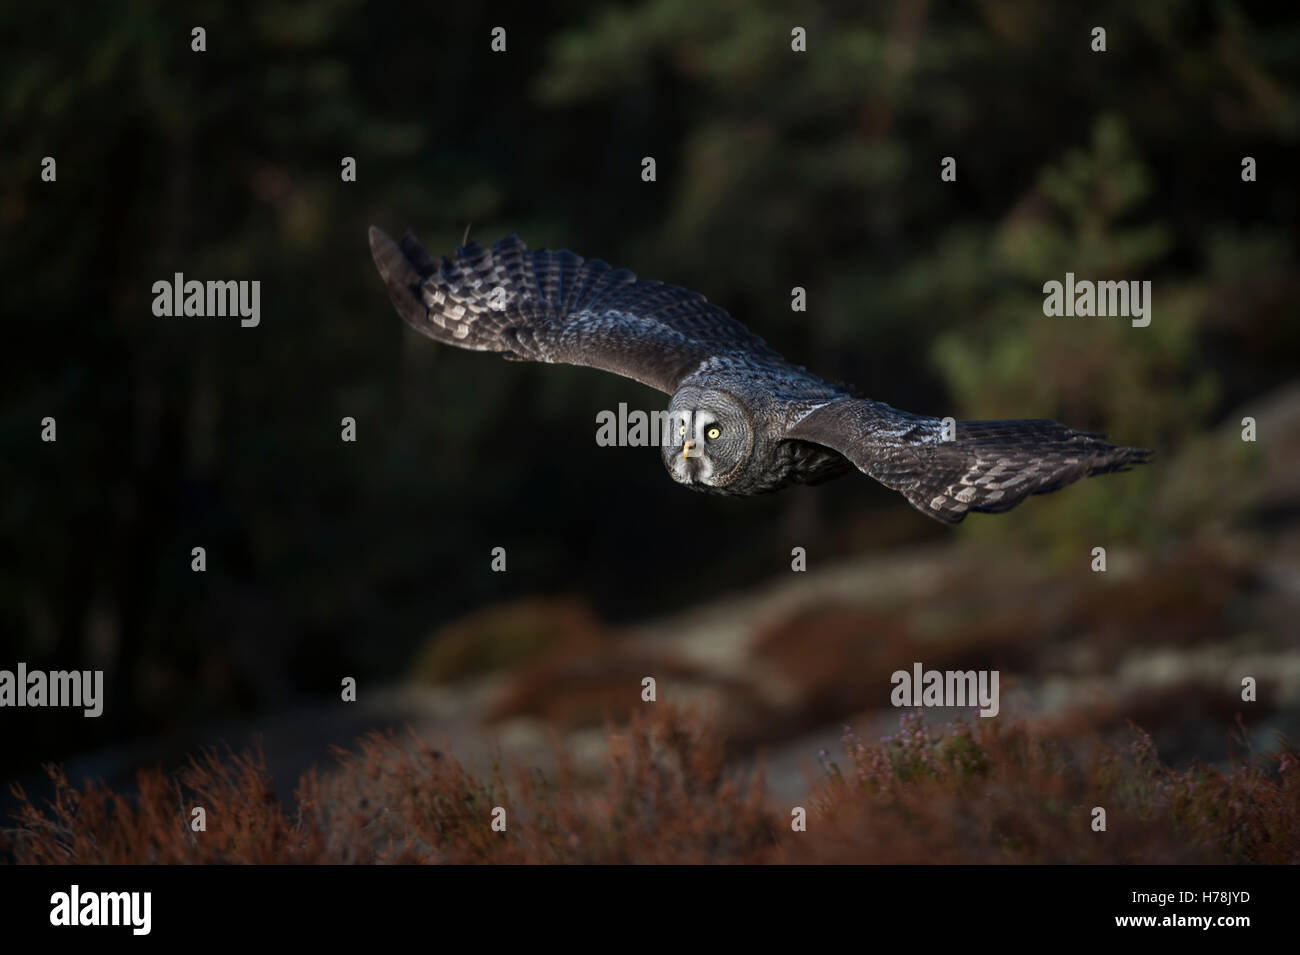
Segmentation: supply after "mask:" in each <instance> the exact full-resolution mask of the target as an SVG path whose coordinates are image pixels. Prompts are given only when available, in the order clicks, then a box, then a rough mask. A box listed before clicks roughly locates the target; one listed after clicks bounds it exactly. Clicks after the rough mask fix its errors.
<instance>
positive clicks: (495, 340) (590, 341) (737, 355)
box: [370, 228, 802, 395]
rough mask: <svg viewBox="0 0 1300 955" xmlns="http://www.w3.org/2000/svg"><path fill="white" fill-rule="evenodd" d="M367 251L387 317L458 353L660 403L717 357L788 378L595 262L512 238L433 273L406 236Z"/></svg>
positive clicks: (704, 322) (734, 329)
mask: <svg viewBox="0 0 1300 955" xmlns="http://www.w3.org/2000/svg"><path fill="white" fill-rule="evenodd" d="M370 249H371V253H372V254H373V256H374V259H375V264H376V265H377V266H378V267H379V271H380V273H381V274H382V275H383V277H384V281H385V283H386V284H387V286H388V293H389V297H390V298H391V299H392V301H393V304H394V306H396V308H397V311H398V314H400V315H401V316H402V318H403V319H404V320H405V321H406V323H407V324H408V325H410V326H411V327H412V328H414V329H415V330H416V331H418V332H420V333H421V334H423V335H427V336H429V337H430V338H433V339H435V340H437V341H440V342H444V343H446V344H449V345H455V346H457V347H458V348H468V349H473V350H475V351H490V352H498V353H501V354H502V355H503V356H504V357H506V358H511V359H515V360H518V361H540V362H559V363H563V364H570V365H584V366H588V367H591V368H599V369H602V370H604V371H609V372H613V373H614V374H618V375H623V376H624V377H627V378H633V379H635V380H637V381H639V382H641V383H643V384H646V385H649V386H650V387H652V388H657V389H659V390H660V391H662V392H664V393H666V394H670V395H671V394H673V393H674V392H675V391H676V390H677V386H678V384H679V383H680V382H681V380H682V379H683V378H685V377H686V376H687V375H689V374H690V373H691V372H693V371H695V370H696V369H697V368H698V367H699V366H700V365H701V363H703V362H704V361H706V360H708V359H716V358H718V357H719V356H725V357H727V358H729V359H731V360H732V361H733V362H735V363H737V364H740V365H744V366H748V367H753V368H771V369H777V368H781V369H784V370H786V371H787V372H789V371H794V370H795V369H793V368H792V366H790V365H789V363H787V362H786V361H785V359H783V358H782V357H781V356H780V355H778V354H777V353H776V352H774V351H773V350H772V349H771V348H769V347H768V346H767V344H766V343H765V342H764V341H763V340H762V339H761V338H759V337H758V336H757V335H755V334H754V333H753V332H751V331H750V330H749V329H747V328H746V327H745V326H744V325H742V324H741V323H740V322H738V321H736V320H735V319H734V318H732V317H731V316H730V315H728V314H727V312H726V311H724V310H723V309H721V308H719V307H718V306H716V305H713V304H711V303H710V302H709V301H708V300H707V299H706V298H705V297H704V296H703V295H700V294H699V293H697V292H692V291H690V290H688V289H684V288H680V287H678V286H676V285H666V284H664V283H663V282H647V281H642V280H639V279H637V277H636V275H635V274H633V273H632V272H629V271H628V270H627V269H614V268H611V267H610V266H609V265H608V264H607V263H605V262H602V261H601V260H599V259H590V260H584V259H583V258H582V257H581V256H578V255H575V254H574V253H572V252H550V251H546V250H542V251H537V252H530V251H528V249H527V247H526V246H525V245H524V243H523V242H522V241H520V239H519V238H518V237H517V236H514V235H511V236H508V237H506V238H504V239H502V240H501V241H499V242H497V243H496V244H495V245H493V246H492V248H491V249H487V248H484V247H483V246H481V245H479V244H478V243H477V242H471V243H469V244H468V245H467V246H465V247H464V248H461V249H457V251H456V254H455V256H454V257H447V256H444V257H443V258H442V260H441V261H440V262H437V261H435V260H434V259H433V258H432V256H430V255H429V252H428V250H427V249H425V248H424V246H422V245H421V244H420V242H419V240H418V239H417V238H416V237H415V236H414V235H413V234H412V233H410V232H408V233H407V234H406V235H405V236H404V237H403V238H402V240H401V242H400V243H396V242H394V241H393V240H392V239H391V238H389V236H387V235H386V234H385V233H384V232H383V231H382V230H380V229H377V228H371V230H370ZM799 371H802V369H799Z"/></svg>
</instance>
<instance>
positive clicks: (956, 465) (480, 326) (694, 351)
mask: <svg viewBox="0 0 1300 955" xmlns="http://www.w3.org/2000/svg"><path fill="white" fill-rule="evenodd" d="M370 251H371V254H372V256H373V257H374V261H375V265H376V266H377V267H378V269H379V274H380V275H381V276H383V279H384V282H385V283H386V284H387V286H388V294H389V297H390V298H391V300H392V302H393V305H394V306H395V307H396V308H397V313H398V314H399V315H400V316H401V317H402V318H403V319H404V320H405V321H406V323H407V324H408V325H410V326H411V327H412V328H414V329H415V330H416V331H418V332H420V333H421V334H422V335H427V336H428V337H429V338H432V339H434V340H435V341H439V342H443V343H445V344H448V345H455V346H457V347H458V348H467V349H470V350H473V351H486V352H496V353H498V354H500V355H502V356H503V357H505V358H507V359H510V360H514V361H537V362H559V363H563V364H569V365H585V366H587V367H591V368H600V369H603V370H604V371H609V372H613V373H615V374H617V375H623V376H625V377H627V378H632V379H635V380H636V381H639V382H642V383H643V384H646V385H649V386H650V387H652V388H656V389H658V390H659V391H662V392H664V393H665V394H667V395H669V396H671V397H670V399H669V403H668V410H667V414H666V415H664V416H662V419H661V420H662V421H664V422H665V423H666V426H665V427H664V428H663V431H664V432H665V433H664V435H663V437H662V440H660V442H659V444H660V447H661V453H662V456H663V462H664V466H665V467H666V469H667V471H668V474H669V475H670V476H671V478H672V479H673V480H674V481H676V482H677V483H678V484H683V485H685V486H686V487H688V488H691V489H692V490H697V491H704V492H707V493H713V494H735V495H749V494H763V493H766V492H769V491H777V490H780V489H781V488H785V487H789V486H791V485H794V484H820V483H822V482H823V481H828V480H830V479H832V478H835V477H839V476H841V475H843V474H846V473H849V472H852V471H855V470H856V471H861V472H863V473H864V474H867V475H869V476H871V477H872V478H875V479H876V480H877V481H879V482H880V483H881V484H884V485H885V486H886V487H889V488H892V489H893V490H895V491H898V492H899V493H901V494H902V495H903V496H904V497H905V498H906V499H907V500H908V502H910V503H911V505H912V506H913V507H915V508H916V509H917V510H918V511H920V512H921V513H922V514H925V515H927V516H929V517H932V518H935V519H937V520H940V521H944V522H946V523H949V524H955V523H957V522H959V521H961V520H962V519H963V518H965V516H966V515H967V514H968V513H969V512H970V511H985V512H1000V511H1006V510H1009V509H1010V508H1012V507H1015V506H1016V505H1017V504H1019V503H1020V502H1021V501H1023V500H1024V499H1025V498H1026V497H1028V496H1029V495H1031V494H1045V493H1047V492H1049V491H1055V490H1057V489H1058V488H1061V487H1064V486H1065V485H1067V484H1070V483H1072V482H1074V481H1077V480H1079V479H1080V478H1084V477H1092V476H1093V475H1096V474H1106V473H1108V472H1111V471H1123V470H1126V469H1127V468H1128V467H1130V466H1131V465H1134V464H1142V463H1145V462H1146V461H1147V459H1148V457H1149V455H1150V452H1149V451H1146V450H1144V449H1141V448H1128V447H1122V446H1117V445H1114V444H1110V443H1108V442H1107V440H1106V436H1105V435H1100V434H1093V433H1090V432H1086V431H1075V430H1073V429H1071V428H1067V427H1065V426H1064V425H1061V424H1058V423H1057V422H1055V421H1049V420H1043V419H1039V420H1015V421H957V422H956V423H955V425H954V424H953V422H952V419H947V421H945V420H944V419H940V418H932V417H927V416H925V415H917V414H910V413H908V412H906V411H900V410H898V409H897V408H893V407H891V406H889V405H887V404H884V403H883V402H880V401H872V400H870V399H867V398H862V397H859V396H858V395H856V394H855V393H853V392H852V391H851V390H850V389H849V388H847V387H846V386H844V385H839V384H832V383H830V382H827V381H824V380H823V379H821V378H819V377H817V376H816V375H814V374H812V373H811V372H809V371H808V370H807V369H805V368H803V367H802V366H800V365H794V364H791V363H790V362H788V361H786V360H785V359H784V358H782V357H781V356H780V355H778V354H777V353H776V352H775V351H773V350H772V349H771V348H769V347H768V345H767V344H766V343H765V342H764V341H763V340H762V339H761V338H759V337H758V336H757V335H755V334H754V333H753V332H751V331H750V330H749V329H748V328H746V327H745V326H744V325H743V324H741V323H740V322H739V321H737V320H736V319H734V318H732V317H731V316H730V315H729V314H727V312H725V311H724V310H723V309H721V308H719V307H718V306H717V305H713V304H711V303H710V302H709V301H708V300H707V299H705V297H704V296H703V295H700V294H698V293H696V292H691V291H689V290H687V289H684V288H680V287H678V286H676V285H666V284H664V283H662V282H649V281H643V280H640V279H638V278H637V277H636V275H634V274H633V273H631V272H629V271H627V270H626V269H615V268H611V267H610V266H609V265H607V264H606V263H605V262H602V261H600V260H599V259H589V260H584V259H583V258H581V257H580V256H578V255H575V254H574V253H572V252H551V251H546V250H541V251H532V252H530V251H529V250H528V249H527V248H526V247H525V245H524V243H523V242H521V241H520V240H519V238H518V237H517V236H513V235H511V236H508V237H506V238H504V239H502V240H501V241H499V242H497V243H496V244H495V245H493V246H492V248H490V249H488V248H485V247H483V246H482V245H479V244H478V243H477V242H469V243H468V244H467V245H465V246H464V247H463V248H458V249H457V250H456V252H455V254H454V255H451V256H443V257H442V258H441V260H440V261H435V260H434V259H433V257H432V256H431V255H430V254H429V252H428V251H427V250H426V249H425V248H424V246H422V245H421V244H420V242H419V240H418V239H417V238H416V237H415V236H414V235H413V234H411V233H409V232H408V233H407V234H406V235H405V236H404V237H403V238H402V240H401V241H400V242H394V241H393V240H392V239H391V238H390V237H389V236H388V235H386V234H385V233H384V232H383V231H382V230H380V229H378V228H374V227H372V228H371V229H370Z"/></svg>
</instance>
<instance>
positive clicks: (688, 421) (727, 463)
mask: <svg viewBox="0 0 1300 955" xmlns="http://www.w3.org/2000/svg"><path fill="white" fill-rule="evenodd" d="M668 413H669V414H668V426H667V430H668V434H666V435H665V439H664V441H663V447H662V451H663V460H664V466H665V467H667V468H668V473H669V474H670V475H672V478H673V480H674V481H676V482H677V483H679V484H686V485H688V486H689V485H705V486H707V487H721V486H723V485H725V484H726V483H727V482H728V480H730V476H731V472H732V471H734V470H735V469H736V466H737V465H738V464H739V463H740V462H741V461H742V460H743V458H744V457H745V456H746V455H747V454H748V451H749V448H750V446H751V445H750V440H749V433H748V432H749V419H748V417H747V416H746V415H745V414H744V412H743V411H742V410H741V409H740V407H739V405H738V404H737V403H736V401H735V399H733V398H732V397H731V396H730V395H727V394H724V393H722V392H709V391H701V390H699V389H683V390H682V391H680V392H678V393H677V394H676V395H674V396H673V400H672V402H671V404H669V406H668Z"/></svg>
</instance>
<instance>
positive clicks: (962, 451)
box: [788, 398, 1151, 524]
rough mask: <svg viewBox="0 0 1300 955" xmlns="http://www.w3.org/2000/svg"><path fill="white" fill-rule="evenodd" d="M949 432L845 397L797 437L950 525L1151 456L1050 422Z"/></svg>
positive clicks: (960, 426) (804, 423)
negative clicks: (839, 457)
mask: <svg viewBox="0 0 1300 955" xmlns="http://www.w3.org/2000/svg"><path fill="white" fill-rule="evenodd" d="M942 429H943V424H942V422H941V420H940V419H938V418H930V417H925V416H923V415H915V414H909V413H908V412H906V411H899V410H898V409H897V408H891V407H890V406H889V405H887V404H884V403H882V402H879V401H867V400H861V399H853V398H845V399H839V400H836V401H832V402H830V403H828V404H826V405H824V406H822V407H820V408H818V409H816V410H814V411H813V412H812V413H810V414H809V415H807V416H806V417H804V418H803V419H802V420H801V421H799V422H798V423H797V424H796V425H794V427H792V428H791V429H790V430H789V432H788V435H789V437H791V438H798V439H801V440H805V441H812V442H815V443H817V444H821V445H825V446H826V447H829V448H833V449H835V450H836V451H839V452H840V453H841V454H843V455H844V456H845V457H847V458H848V459H849V460H850V461H852V462H853V463H854V464H855V465H857V467H858V469H859V470H860V471H862V472H864V473H865V474H869V475H870V476H871V477H873V478H875V479H876V480H877V481H879V482H880V483H881V484H883V485H885V486H886V487H889V488H892V489H894V490H896V491H899V492H901V493H902V494H903V496H904V497H906V498H907V500H908V501H909V502H911V504H912V506H913V507H915V508H916V509H917V510H919V511H920V512H921V513H923V514H926V515H928V516H930V517H933V518H936V519H937V520H941V521H944V522H945V523H948V524H956V523H959V522H960V521H961V520H963V519H964V518H965V517H966V514H967V513H968V512H970V511H985V512H991V513H996V512H1000V511H1007V510H1010V509H1011V508H1013V507H1015V506H1016V505H1017V504H1019V503H1020V502H1021V501H1023V500H1024V499H1025V498H1026V497H1028V496H1029V495H1031V494H1046V493H1048V492H1050V491H1055V490H1057V489H1059V488H1062V487H1065V485H1067V484H1072V483H1073V482H1075V481H1078V480H1079V479H1080V478H1085V477H1092V476H1094V475H1097V474H1107V473H1110V472H1114V471H1126V470H1128V468H1129V467H1130V466H1131V465H1134V464H1144V463H1146V461H1147V459H1148V458H1149V457H1150V454H1151V452H1150V451H1147V450H1145V449H1143V448H1126V447H1120V446H1117V445H1113V444H1109V443H1108V442H1107V441H1106V435H1103V434H1093V433H1091V432H1087V431H1075V430H1073V429H1072V428H1067V427H1066V426H1065V425H1062V424H1058V423H1057V422H1055V421H1049V420H1047V419H1037V420H1023V421H958V422H957V426H956V432H955V439H954V440H951V441H944V440H941V438H942Z"/></svg>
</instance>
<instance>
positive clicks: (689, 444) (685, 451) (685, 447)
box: [682, 441, 695, 461]
mask: <svg viewBox="0 0 1300 955" xmlns="http://www.w3.org/2000/svg"><path fill="white" fill-rule="evenodd" d="M694 447H695V442H694V441H686V442H684V443H683V444H682V460H683V461H685V460H686V458H687V456H688V455H689V454H690V453H691V449H692V448H694Z"/></svg>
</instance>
